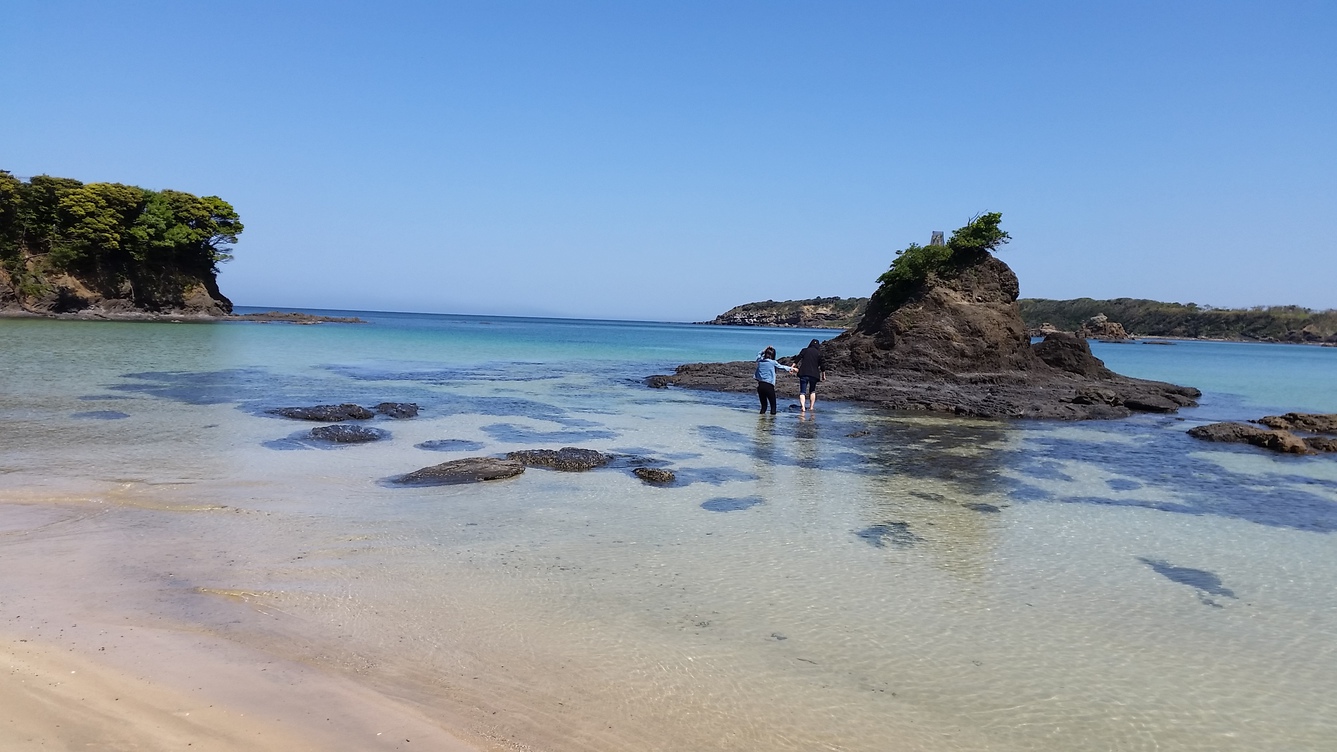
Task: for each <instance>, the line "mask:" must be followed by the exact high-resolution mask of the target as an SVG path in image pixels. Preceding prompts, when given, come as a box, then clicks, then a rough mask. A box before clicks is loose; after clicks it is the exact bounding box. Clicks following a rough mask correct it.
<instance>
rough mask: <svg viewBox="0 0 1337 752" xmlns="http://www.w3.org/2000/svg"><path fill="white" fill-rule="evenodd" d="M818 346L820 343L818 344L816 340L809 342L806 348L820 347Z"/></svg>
mask: <svg viewBox="0 0 1337 752" xmlns="http://www.w3.org/2000/svg"><path fill="white" fill-rule="evenodd" d="M820 344H822V343H820V342H818V341H817V340H813V341H811V342H809V343H808V347H817V346H818V345H820Z"/></svg>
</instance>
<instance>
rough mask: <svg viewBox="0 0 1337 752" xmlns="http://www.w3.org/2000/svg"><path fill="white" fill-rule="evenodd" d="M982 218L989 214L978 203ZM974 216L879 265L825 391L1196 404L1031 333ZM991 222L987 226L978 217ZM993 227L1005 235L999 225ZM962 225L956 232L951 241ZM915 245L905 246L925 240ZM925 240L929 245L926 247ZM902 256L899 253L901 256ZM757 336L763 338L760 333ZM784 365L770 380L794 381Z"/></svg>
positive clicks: (1025, 403)
mask: <svg viewBox="0 0 1337 752" xmlns="http://www.w3.org/2000/svg"><path fill="white" fill-rule="evenodd" d="M985 216H986V218H989V217H991V216H992V217H994V218H995V219H994V221H995V222H996V215H985ZM978 222H979V220H978V219H977V220H976V222H975V223H972V225H971V226H968V227H966V228H962V229H961V230H958V231H957V233H956V234H955V235H953V239H952V243H957V246H956V247H954V248H952V247H951V245H952V244H951V243H949V244H948V246H949V248H950V253H949V252H948V251H946V250H938V251H937V256H936V258H937V260H936V261H935V263H936V264H937V265H936V266H930V267H928V270H927V271H925V272H924V273H922V274H921V275H920V276H918V277H913V278H911V279H910V281H908V282H907V281H906V277H905V275H901V276H899V277H896V276H894V273H895V272H896V271H897V267H896V266H895V265H893V267H892V271H891V272H889V273H888V274H887V275H884V276H883V279H884V280H885V281H884V282H883V285H882V287H881V288H879V290H878V292H877V293H875V294H874V296H873V298H872V300H871V302H870V304H869V306H868V309H867V311H866V312H865V313H864V315H863V317H862V318H861V319H860V321H859V323H858V324H857V325H856V326H854V327H852V328H850V329H848V330H846V331H845V332H843V333H842V334H840V335H839V336H837V337H835V338H833V339H831V340H828V341H827V342H824V343H822V357H823V361H824V364H825V370H826V381H825V382H824V383H822V385H821V387H820V390H819V391H820V393H821V395H822V397H823V398H824V399H838V400H853V401H859V402H868V403H873V404H877V405H880V406H882V407H885V408H888V409H892V410H909V411H927V412H935V413H950V414H954V415H962V416H972V417H981V418H1046V419H1058V420H1088V419H1108V418H1122V417H1126V416H1129V415H1132V414H1133V413H1137V412H1153V413H1173V412H1176V411H1177V410H1179V409H1180V408H1182V407H1191V406H1194V405H1196V404H1197V398H1198V397H1199V396H1201V393H1200V392H1199V391H1198V390H1197V389H1194V388H1192V387H1186V386H1178V385H1175V384H1167V383H1162V382H1156V381H1146V380H1142V379H1134V378H1130V377H1127V376H1121V375H1119V374H1116V373H1114V372H1113V371H1110V370H1109V369H1108V368H1106V367H1105V364H1104V363H1103V362H1102V361H1101V360H1100V359H1099V358H1096V357H1095V356H1093V355H1092V354H1091V349H1090V347H1089V346H1088V345H1087V343H1086V341H1085V340H1084V339H1082V338H1079V337H1077V336H1075V335H1072V334H1067V333H1062V332H1055V333H1051V334H1049V335H1048V336H1047V337H1045V339H1044V341H1042V342H1038V343H1035V344H1032V343H1031V338H1030V336H1029V334H1028V331H1027V327H1026V324H1025V322H1024V321H1023V320H1022V318H1021V313H1020V310H1019V308H1018V306H1017V295H1018V289H1019V285H1018V281H1017V277H1016V275H1015V274H1014V273H1013V272H1012V270H1011V269H1010V268H1009V267H1008V266H1007V264H1005V263H1003V262H1002V261H1001V260H999V259H998V258H996V257H995V256H993V255H992V253H991V252H990V251H992V250H993V248H992V247H987V246H980V247H972V246H970V245H968V241H969V238H970V237H972V236H973V235H977V234H979V232H980V231H981V230H980V228H977V227H976V226H975V224H976V223H978ZM985 229H988V228H985ZM993 231H994V232H995V233H996V234H997V235H1001V236H1002V237H1003V238H1004V239H1005V238H1006V234H1005V233H1001V231H998V230H997V228H996V226H995V227H993ZM958 237H962V238H964V239H963V240H961V241H959V242H958ZM925 250H926V248H925V247H919V246H912V247H911V249H907V254H909V252H911V251H916V252H919V251H925ZM929 250H931V249H929ZM907 257H908V255H907V256H901V257H898V259H897V263H900V262H901V259H903V258H907ZM762 344H765V343H762ZM753 367H754V364H753V363H752V362H751V361H735V362H730V363H690V364H686V365H682V366H679V367H678V368H677V370H676V371H675V372H674V373H673V374H671V375H659V376H652V377H650V378H649V379H647V383H648V384H649V385H650V386H652V387H667V386H677V387H684V388H690V389H707V390H716V391H731V392H751V391H754V390H755V388H756V382H755V381H754V380H753V377H752V372H753ZM795 382H796V379H794V378H792V377H786V376H782V377H781V379H780V383H779V384H778V385H777V391H778V392H779V393H780V394H781V395H783V396H786V397H792V396H794V395H795V394H796V393H797V391H796V390H797V385H796V383H795Z"/></svg>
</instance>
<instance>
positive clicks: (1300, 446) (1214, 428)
mask: <svg viewBox="0 0 1337 752" xmlns="http://www.w3.org/2000/svg"><path fill="white" fill-rule="evenodd" d="M1188 435H1189V436H1192V437H1193V438H1195V439H1202V440H1203V441H1220V442H1226V443H1232V444H1252V445H1253V446H1256V447H1262V448H1264V449H1271V450H1272V451H1274V452H1282V453H1285V454H1310V453H1311V452H1312V451H1313V450H1312V449H1311V448H1310V447H1309V445H1308V444H1306V443H1305V441H1304V439H1301V438H1300V437H1299V436H1296V435H1295V434H1293V433H1291V432H1289V431H1278V430H1267V429H1263V428H1258V427H1257V426H1250V425H1247V424H1244V423H1210V424H1208V425H1205V426H1197V427H1194V428H1190V429H1189V430H1188Z"/></svg>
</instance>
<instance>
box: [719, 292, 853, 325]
mask: <svg viewBox="0 0 1337 752" xmlns="http://www.w3.org/2000/svg"><path fill="white" fill-rule="evenodd" d="M867 306H868V298H810V299H808V300H782V301H778V302H777V301H774V300H763V301H761V302H758V303H744V304H743V305H740V306H734V307H733V308H730V309H729V310H727V311H725V312H724V313H722V314H720V315H718V316H716V317H715V318H713V319H711V320H710V321H703V322H701V323H703V324H717V325H721V326H775V327H803V328H808V329H844V328H846V327H848V326H851V325H852V324H854V323H855V322H856V321H858V320H859V317H860V316H862V315H863V312H864V309H865V308H866V307H867Z"/></svg>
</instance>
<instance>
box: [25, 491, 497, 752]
mask: <svg viewBox="0 0 1337 752" xmlns="http://www.w3.org/2000/svg"><path fill="white" fill-rule="evenodd" d="M94 514H96V513H94ZM89 516H90V514H89V511H88V510H87V509H86V508H84V507H82V506H81V505H78V504H56V505H53V506H44V505H30V504H12V503H0V592H3V594H4V596H3V599H2V600H0V618H2V621H0V669H3V678H2V679H0V708H3V711H0V749H5V750H15V751H17V750H30V749H31V750H36V749H41V750H52V749H68V750H75V749H78V750H125V749H135V750H168V749H171V750H181V749H191V750H214V751H217V752H231V751H234V750H235V751H237V752H241V751H243V750H295V751H303V750H332V751H336V752H337V751H340V750H348V751H349V752H353V751H354V750H367V749H430V750H444V751H445V752H479V750H483V749H488V748H491V747H487V746H479V745H474V744H469V743H466V742H464V741H463V740H461V739H460V738H459V737H457V736H455V735H453V734H451V733H450V732H448V731H447V730H445V729H443V728H442V727H441V726H440V725H438V724H437V723H436V722H434V721H432V720H429V719H427V718H426V717H424V716H423V715H421V714H420V713H419V712H417V711H416V710H415V709H413V708H411V707H409V706H408V705H407V704H405V703H403V702H399V701H397V700H395V699H393V698H389V697H386V696H384V695H381V694H379V693H377V692H375V691H373V690H371V689H369V688H367V687H365V686H362V685H360V684H358V683H356V682H354V681H351V680H349V679H347V678H345V677H341V676H336V675H333V674H330V673H328V672H325V671H322V670H319V669H316V668H313V667H311V666H308V665H305V664H302V663H299V662H295V661H290V660H284V659H280V658H276V657H274V656H272V655H268V654H266V653H264V652H261V651H257V650H253V649H250V648H246V647H243V646H240V645H237V644H234V643H231V642H229V641H226V640H223V639H220V638H217V637H213V636H210V635H206V634H202V633H199V632H195V631H191V630H189V629H183V628H180V627H179V626H175V625H173V626H166V627H154V626H147V625H146V622H151V621H153V620H155V619H156V620H160V621H169V620H166V619H163V617H161V616H160V615H155V614H152V613H144V612H142V611H141V612H131V611H129V610H123V609H121V608H119V607H118V599H117V598H116V597H115V591H116V589H117V583H113V582H98V581H97V579H98V573H97V571H96V567H95V566H94V567H93V568H92V569H90V568H89V567H88V566H87V565H88V562H87V561H85V560H84V559H85V556H84V553H83V552H81V551H80V550H78V549H81V548H82V546H81V545H80V544H81V543H83V542H86V538H84V537H83V536H77V537H76V536H62V535H61V533H60V529H61V528H62V526H65V525H67V524H68V523H70V522H76V521H82V520H86V519H87V518H88V517H89ZM62 537H66V538H73V540H67V541H65V543H67V544H70V543H72V544H73V545H72V546H71V545H62V544H61V538H62ZM52 542H55V545H51V544H52ZM33 543H37V544H38V545H32V544H33ZM98 592H105V593H108V594H109V597H107V598H105V599H101V600H99V599H98V598H96V596H93V597H90V595H91V594H95V593H98Z"/></svg>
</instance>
